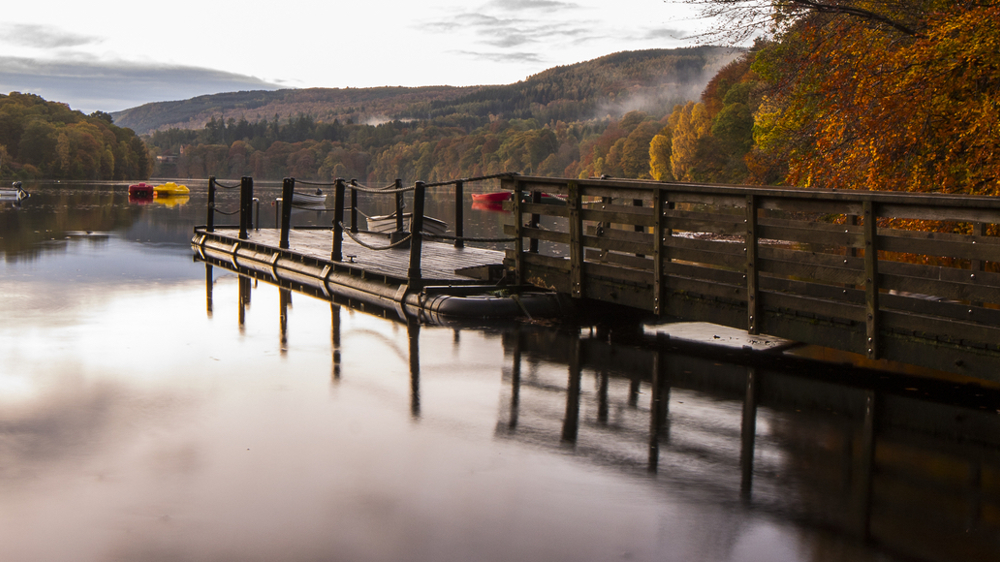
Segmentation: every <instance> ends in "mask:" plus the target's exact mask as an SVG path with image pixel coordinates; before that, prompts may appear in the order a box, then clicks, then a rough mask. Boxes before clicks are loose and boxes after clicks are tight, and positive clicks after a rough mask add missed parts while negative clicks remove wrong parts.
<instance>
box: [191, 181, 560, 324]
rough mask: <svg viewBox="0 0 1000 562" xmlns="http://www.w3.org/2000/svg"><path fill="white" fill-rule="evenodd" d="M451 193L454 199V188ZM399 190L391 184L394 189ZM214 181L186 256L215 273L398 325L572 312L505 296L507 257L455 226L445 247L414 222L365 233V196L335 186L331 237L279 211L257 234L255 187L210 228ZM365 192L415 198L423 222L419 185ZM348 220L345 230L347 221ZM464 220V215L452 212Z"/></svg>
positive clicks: (548, 297)
mask: <svg viewBox="0 0 1000 562" xmlns="http://www.w3.org/2000/svg"><path fill="white" fill-rule="evenodd" d="M455 183H456V182H448V184H449V185H453V186H454V188H455V192H456V200H458V201H460V198H461V197H462V196H463V195H462V189H461V183H462V182H461V180H459V181H457V184H458V185H455ZM397 186H398V183H397ZM216 187H217V185H216V182H215V180H214V179H212V180H210V182H209V195H208V201H209V207H208V221H207V225H206V226H200V227H196V228H195V232H194V237H193V238H192V241H191V245H192V248H193V249H194V250H195V251H196V252H198V255H199V257H200V259H202V260H203V261H205V262H206V263H209V264H211V265H214V266H220V267H225V268H228V269H231V270H233V271H236V272H238V273H241V274H244V275H248V276H251V277H254V278H257V279H263V280H265V281H269V282H272V283H274V284H276V285H279V286H282V287H287V288H292V289H295V290H301V291H304V292H309V293H312V294H315V295H317V296H322V297H324V298H328V299H330V300H334V301H336V302H339V303H342V304H348V305H356V306H359V307H362V308H363V307H368V308H374V309H377V310H380V311H387V310H389V311H395V312H396V316H397V317H398V318H399V319H400V320H406V319H407V318H409V317H411V316H416V317H419V318H421V319H423V320H425V321H431V322H437V323H443V322H445V321H446V319H452V320H453V319H461V318H512V317H516V316H525V315H527V316H533V315H539V316H557V315H561V314H565V313H566V312H567V311H568V310H569V308H570V307H571V306H572V303H571V302H569V299H566V298H561V297H560V296H559V295H557V294H554V293H552V292H549V291H538V290H531V288H530V287H528V288H527V289H528V290H522V289H523V288H520V289H518V290H517V291H516V293H517V294H514V295H510V294H509V291H510V287H509V286H508V285H507V284H506V279H505V275H506V272H505V271H504V268H503V259H504V253H503V252H501V251H497V250H488V249H482V248H475V247H470V246H466V245H465V243H464V242H465V240H466V238H464V237H463V236H461V233H462V231H463V228H462V225H461V224H460V223H459V224H457V225H455V227H454V231H455V235H454V236H448V240H447V241H433V240H428V241H424V240H423V238H424V236H429V235H426V234H425V233H423V232H421V227H420V224H419V223H420V220H419V219H417V220H414V221H413V224H412V225H411V226H410V228H409V230H405V231H404V230H403V229H404V228H405V225H404V224H403V221H402V220H401V221H400V222H399V225H398V226H399V230H398V231H396V232H393V233H390V234H381V233H373V232H366V231H365V229H364V228H361V227H360V225H359V223H358V220H357V209H356V205H357V198H356V196H355V197H350V201H351V204H350V205H348V203H347V202H348V196H347V191H348V190H351V191H352V194H354V193H356V192H357V191H360V190H362V189H365V188H362V187H360V186H357V185H348V184H347V183H346V182H345V181H343V180H337V182H336V183H335V184H333V187H334V188H335V197H334V198H335V204H334V207H333V209H332V210H333V211H334V216H335V218H334V221H333V222H334V224H333V228H315V227H314V228H292V225H291V221H290V217H291V213H290V210H291V205H290V204H289V205H282V207H281V211H282V218H281V222H280V225H279V227H278V228H276V229H262V230H258V229H255V228H254V227H253V224H252V217H253V214H252V212H251V211H252V202H253V201H254V197H253V180H252V178H243V180H242V182H241V184H240V185H239V186H234V187H239V188H240V206H239V220H240V224H239V225H238V226H235V225H234V226H226V227H217V226H216V225H215V214H216V212H217V211H218V209H216V208H215V189H216ZM294 190H295V180H293V179H288V180H286V181H285V184H284V189H283V193H282V195H283V197H282V200H283V201H286V202H292V201H293V200H294V197H295V191H294ZM369 191H372V192H375V193H379V194H382V195H386V196H391V197H394V198H396V201H397V208H401V203H402V198H401V197H400V196H401V194H402V193H403V192H405V191H413V192H414V207H415V209H417V213H419V215H417V216H422V208H423V196H424V184H422V183H420V182H418V183H417V184H416V185H415V186H413V187H410V188H403V187H394V186H390V187H389V188H381V189H371V190H369ZM347 214H350V215H352V219H351V221H350V223H349V224H347V225H345V224H344V218H345V215H347ZM457 216H458V217H459V220H461V213H457Z"/></svg>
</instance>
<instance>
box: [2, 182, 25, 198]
mask: <svg viewBox="0 0 1000 562" xmlns="http://www.w3.org/2000/svg"><path fill="white" fill-rule="evenodd" d="M30 196H31V194H29V193H28V192H27V191H25V190H24V189H23V188H22V187H21V182H19V181H16V182H14V183H13V184H11V186H10V187H0V201H20V200H22V199H27V198H28V197H30Z"/></svg>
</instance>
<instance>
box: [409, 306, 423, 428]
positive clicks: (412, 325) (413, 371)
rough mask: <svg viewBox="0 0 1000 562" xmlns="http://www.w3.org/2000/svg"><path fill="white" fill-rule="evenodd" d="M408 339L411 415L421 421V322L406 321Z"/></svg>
mask: <svg viewBox="0 0 1000 562" xmlns="http://www.w3.org/2000/svg"><path fill="white" fill-rule="evenodd" d="M406 338H407V340H409V343H410V415H411V416H413V419H414V420H417V419H420V322H418V321H417V319H416V318H414V317H412V316H411V317H409V318H407V320H406Z"/></svg>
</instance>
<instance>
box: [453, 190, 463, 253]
mask: <svg viewBox="0 0 1000 562" xmlns="http://www.w3.org/2000/svg"><path fill="white" fill-rule="evenodd" d="M464 199H465V182H463V181H462V180H458V181H457V182H455V247H456V248H464V247H465V240H463V239H462V237H463V236H465V229H464V223H465V201H464Z"/></svg>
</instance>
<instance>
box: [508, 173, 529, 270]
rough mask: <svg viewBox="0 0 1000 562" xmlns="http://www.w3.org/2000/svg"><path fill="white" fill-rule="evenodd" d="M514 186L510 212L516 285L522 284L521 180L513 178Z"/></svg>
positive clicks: (522, 227)
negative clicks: (512, 216)
mask: <svg viewBox="0 0 1000 562" xmlns="http://www.w3.org/2000/svg"><path fill="white" fill-rule="evenodd" d="M512 181H513V183H514V187H513V188H512V191H513V195H511V198H510V203H511V207H512V208H511V212H512V213H513V215H514V267H515V268H516V269H517V271H516V282H517V284H518V285H523V284H524V279H525V275H524V223H523V222H522V216H521V180H520V179H518V178H516V177H515V178H513V180H512Z"/></svg>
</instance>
